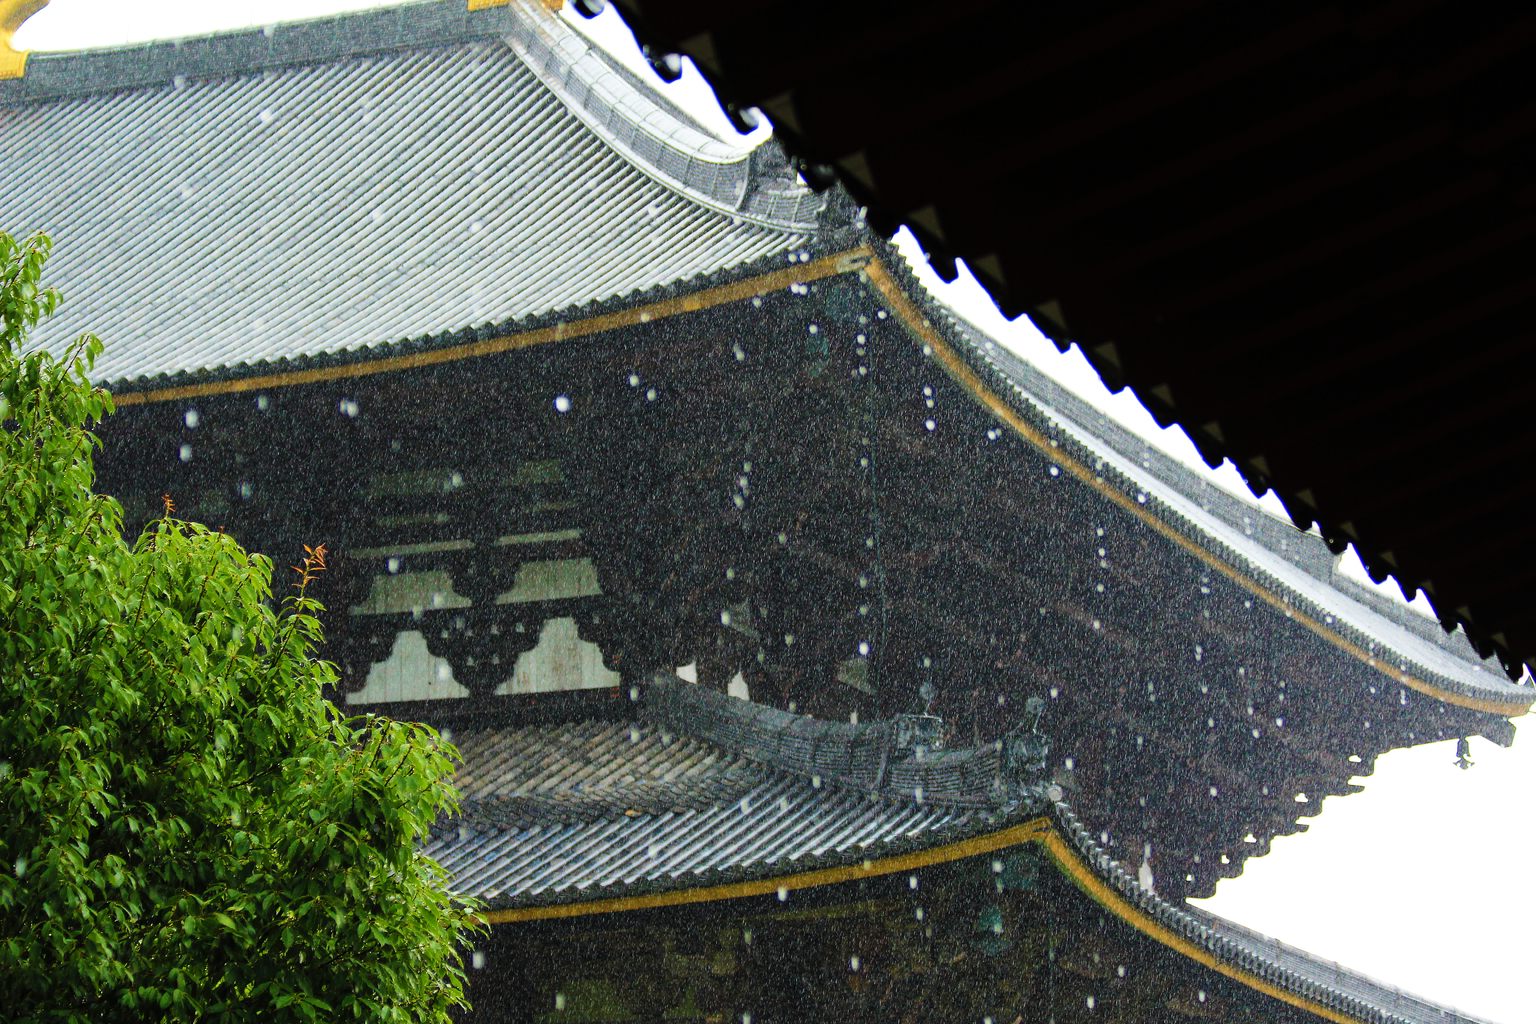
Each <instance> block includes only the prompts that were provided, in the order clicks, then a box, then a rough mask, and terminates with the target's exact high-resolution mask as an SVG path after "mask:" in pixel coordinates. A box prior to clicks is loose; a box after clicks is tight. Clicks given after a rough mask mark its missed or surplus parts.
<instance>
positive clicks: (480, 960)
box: [469, 949, 485, 971]
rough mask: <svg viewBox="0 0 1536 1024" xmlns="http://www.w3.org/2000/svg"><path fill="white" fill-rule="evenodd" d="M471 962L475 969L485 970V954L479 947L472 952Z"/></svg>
mask: <svg viewBox="0 0 1536 1024" xmlns="http://www.w3.org/2000/svg"><path fill="white" fill-rule="evenodd" d="M469 962H470V964H471V966H473V967H474V969H475V970H477V971H479V970H483V969H484V968H485V954H484V953H482V952H480V951H479V950H478V949H477V950H475V951H474V953H472V954H470V957H469Z"/></svg>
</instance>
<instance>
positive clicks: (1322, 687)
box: [0, 0, 1536, 1024]
mask: <svg viewBox="0 0 1536 1024" xmlns="http://www.w3.org/2000/svg"><path fill="white" fill-rule="evenodd" d="M557 6H558V5H557ZM471 8H473V9H471ZM13 63H15V62H13ZM23 63H24V67H23V68H22V69H21V72H20V73H19V74H16V75H14V76H13V77H10V78H8V79H5V80H0V131H3V132H4V134H5V138H6V139H7V143H8V146H9V151H10V152H12V153H15V154H18V157H17V159H15V160H10V161H7V163H6V165H5V167H3V168H0V227H3V228H4V229H5V230H7V231H10V232H11V233H12V234H18V235H20V234H26V233H29V232H31V231H34V230H42V231H46V232H48V233H49V234H50V235H52V236H53V238H54V241H55V257H54V260H53V262H52V263H51V264H50V269H51V271H52V282H51V283H52V284H54V285H55V286H56V287H58V288H60V289H61V290H62V291H63V293H64V295H65V298H66V302H65V305H64V306H63V307H62V308H61V310H60V311H59V313H58V314H57V315H56V316H55V317H54V318H53V320H52V321H50V322H49V323H48V324H47V325H46V327H45V328H44V329H43V334H42V340H43V342H44V343H46V344H53V343H59V342H62V341H63V340H65V339H68V338H70V337H72V336H74V335H75V334H77V333H79V332H81V331H85V330H92V331H95V332H97V333H98V334H99V335H101V337H102V338H103V339H104V341H105V342H106V346H107V347H106V353H105V355H104V356H103V358H102V360H101V362H100V363H99V364H98V367H97V368H98V371H99V372H100V374H101V376H102V379H103V380H104V381H105V382H106V383H108V385H109V386H110V388H111V390H112V391H113V393H114V395H115V397H116V402H117V405H118V412H117V414H116V415H115V416H113V417H112V418H111V419H110V420H109V421H108V422H107V423H106V424H105V425H104V426H103V428H102V431H101V434H102V438H103V442H104V448H103V451H102V453H101V455H100V457H99V459H98V468H99V484H98V485H99V488H100V489H101V490H103V491H106V492H108V493H111V494H113V495H115V496H117V497H118V498H119V500H120V501H121V502H122V504H123V506H124V509H125V520H126V528H127V529H129V530H130V531H132V530H137V529H139V528H140V527H141V526H142V525H143V524H144V523H145V522H147V521H149V520H150V519H151V518H152V517H153V516H155V515H157V514H158V510H159V509H160V508H161V496H162V495H165V494H170V495H171V496H172V497H173V498H174V499H175V501H176V503H177V508H178V514H181V515H183V516H185V517H186V518H189V519H197V520H200V521H204V522H207V523H209V524H210V525H214V526H218V527H222V528H224V529H225V530H227V531H228V532H230V533H231V534H233V535H235V536H236V537H237V538H238V539H240V540H241V541H242V543H244V544H245V545H246V546H247V547H248V548H250V549H253V550H258V551H262V552H264V553H267V554H270V555H271V556H273V557H274V559H275V560H277V561H278V564H287V562H286V561H284V559H288V560H291V557H290V556H291V554H292V553H293V552H294V551H297V550H299V545H301V544H311V545H313V544H317V543H325V544H326V545H327V546H328V548H329V549H330V550H331V551H333V552H335V559H334V567H333V571H332V572H331V574H330V576H329V578H328V579H327V580H326V581H325V582H324V590H323V592H322V593H321V594H320V596H321V598H322V600H324V601H325V603H326V604H327V606H328V609H329V612H328V615H327V617H326V619H325V629H326V634H327V643H326V647H325V650H324V651H323V652H322V656H324V657H326V658H327V659H329V660H331V661H333V662H335V664H336V665H337V668H338V673H339V679H338V683H337V687H336V691H335V692H334V693H333V694H331V695H330V696H331V697H332V699H333V700H334V701H335V702H336V703H337V705H338V706H339V707H340V708H341V709H342V710H343V711H344V712H346V713H367V712H372V713H379V714H388V715H391V716H394V717H399V718H407V719H414V720H418V721H424V722H428V723H430V724H432V725H434V726H435V727H437V728H439V729H440V730H442V732H443V733H444V734H445V735H446V736H449V737H450V738H451V739H452V740H453V742H454V743H456V744H457V745H458V748H459V750H460V752H461V754H462V756H463V761H462V766H461V769H460V771H459V775H458V784H459V788H460V791H461V794H462V796H463V799H464V804H463V813H462V815H461V816H460V817H459V818H456V819H454V820H451V821H449V820H445V821H442V822H439V824H438V826H437V827H436V828H434V830H433V833H432V835H431V836H428V837H423V841H424V842H425V844H426V851H427V852H428V853H429V854H430V855H431V856H433V857H435V858H437V859H438V860H439V861H440V862H441V863H443V864H444V865H445V866H447V867H448V868H449V869H450V871H451V872H452V874H453V877H454V879H455V884H456V885H457V886H458V887H459V888H460V889H461V890H462V891H464V892H467V893H471V894H474V895H476V896H478V897H480V898H482V899H484V900H485V901H486V903H487V906H488V908H489V909H488V919H489V920H490V921H491V922H492V932H491V934H490V936H489V937H488V939H487V940H486V943H485V945H484V946H483V947H482V948H480V949H477V950H473V951H466V955H467V957H468V958H469V959H470V961H471V964H472V986H471V994H472V997H473V999H474V1004H475V1009H474V1014H473V1016H474V1019H476V1020H486V1021H491V1020H515V1021H530V1020H538V1021H583V1022H587V1021H620V1020H660V1019H683V1020H700V1021H726V1022H729V1021H733V1020H739V1021H741V1022H743V1024H751V1022H752V1021H759V1022H766V1021H779V1020H782V1021H801V1020H809V1019H821V1018H840V1019H849V1020H865V1019H867V1020H882V1021H883V1020H892V1021H902V1020H912V1021H939V1020H945V1021H947V1020H955V1021H982V1020H991V1021H994V1022H1013V1024H1018V1022H1020V1021H1035V1020H1041V1021H1044V1020H1050V1019H1057V1020H1062V1021H1068V1020H1078V1019H1081V1020H1085V1021H1086V1020H1092V1019H1099V1018H1101V1017H1102V1016H1103V1015H1105V1014H1108V1017H1105V1018H1103V1019H1112V1020H1117V1021H1121V1020H1123V1021H1136V1020H1162V1019H1173V1018H1176V1017H1207V1018H1213V1019H1221V1020H1252V1021H1255V1022H1257V1021H1277V1022H1279V1021H1292V1020H1296V1021H1301V1020H1310V1019H1313V1018H1316V1017H1323V1018H1326V1019H1329V1020H1334V1021H1341V1022H1342V1021H1370V1022H1377V1021H1381V1022H1387V1021H1402V1022H1414V1024H1418V1022H1425V1024H1427V1022H1429V1021H1437V1022H1439V1021H1459V1020H1468V1019H1470V1018H1466V1017H1464V1016H1461V1015H1457V1014H1454V1013H1452V1012H1451V1011H1447V1010H1444V1009H1442V1008H1439V1007H1435V1006H1433V1005H1432V1004H1429V1003H1426V1002H1424V1001H1422V1000H1418V999H1416V998H1414V997H1412V996H1409V995H1406V994H1403V993H1401V992H1398V991H1396V990H1394V989H1391V988H1389V987H1386V986H1383V985H1380V984H1378V983H1375V982H1372V981H1370V980H1369V979H1366V978H1363V977H1360V976H1358V975H1354V974H1351V973H1349V972H1347V971H1344V970H1342V969H1340V968H1338V967H1337V966H1336V965H1333V964H1328V963H1324V962H1322V961H1319V960H1316V959H1315V958H1312V957H1309V956H1308V955H1307V954H1305V953H1303V952H1301V951H1298V950H1294V949H1290V948H1287V947H1284V946H1282V945H1280V944H1279V943H1277V942H1275V941H1274V940H1271V939H1268V938H1265V937H1263V936H1259V935H1256V934H1253V933H1251V932H1248V931H1246V930H1245V929H1243V928H1241V927H1240V926H1237V925H1235V924H1232V923H1231V922H1226V921H1223V920H1221V919H1219V918H1215V917H1213V916H1211V915H1209V914H1206V913H1203V912H1201V911H1199V910H1197V909H1194V908H1192V907H1190V906H1188V905H1187V904H1186V903H1185V902H1184V901H1185V900H1186V899H1188V898H1191V897H1203V896H1207V895H1210V894H1211V893H1212V892H1214V890H1215V886H1216V883H1217V882H1218V881H1219V880H1220V879H1221V878H1230V877H1235V876H1236V875H1237V874H1239V873H1240V872H1241V870H1242V867H1243V863H1244V861H1245V860H1246V859H1247V858H1248V857H1251V856H1257V855H1262V854H1263V853H1264V852H1266V851H1267V850H1268V848H1269V844H1270V842H1271V841H1272V840H1273V839H1274V838H1275V837H1276V836H1280V835H1288V834H1293V833H1295V832H1298V831H1303V830H1305V828H1306V827H1307V826H1306V819H1307V818H1309V817H1311V816H1312V815H1315V814H1317V813H1318V812H1319V811H1320V810H1321V806H1322V801H1323V799H1324V798H1325V797H1327V796H1330V795H1340V794H1345V793H1350V792H1353V791H1355V790H1356V789H1358V786H1356V785H1355V784H1354V783H1353V782H1352V781H1351V780H1352V779H1353V778H1355V777H1357V776H1363V775H1368V774H1370V772H1371V769H1372V765H1373V763H1374V761H1375V759H1376V758H1377V757H1378V756H1379V755H1380V754H1382V753H1383V752H1386V751H1389V750H1394V749H1398V748H1402V747H1407V746H1413V745H1416V744H1420V743H1428V742H1434V741H1437V740H1442V739H1448V738H1463V737H1469V736H1473V735H1480V736H1484V737H1487V738H1489V739H1491V740H1493V741H1494V742H1496V743H1501V744H1508V743H1510V742H1512V741H1513V737H1514V727H1513V725H1512V724H1511V722H1510V719H1511V718H1513V717H1516V716H1519V715H1521V714H1524V713H1525V712H1526V710H1528V708H1529V707H1530V705H1531V703H1532V702H1533V700H1536V691H1533V690H1532V689H1531V688H1529V687H1522V686H1517V685H1514V684H1511V683H1510V682H1509V681H1508V680H1507V679H1506V678H1505V676H1504V674H1503V672H1502V671H1501V670H1500V668H1499V667H1498V666H1497V665H1496V664H1491V663H1490V664H1485V663H1484V662H1483V661H1482V660H1480V659H1479V658H1478V656H1477V654H1476V653H1475V652H1474V651H1473V650H1472V648H1471V647H1470V645H1468V644H1467V643H1466V642H1465V639H1464V638H1463V637H1461V636H1459V635H1446V634H1444V633H1443V632H1442V631H1441V630H1440V629H1439V627H1438V625H1437V624H1436V623H1434V622H1432V621H1430V620H1427V619H1423V618H1421V617H1419V616H1417V615H1416V614H1415V613H1413V612H1412V611H1410V610H1408V609H1405V608H1402V607H1400V606H1397V605H1395V604H1393V603H1392V602H1390V601H1387V600H1386V599H1384V598H1382V597H1380V596H1379V595H1377V594H1376V593H1375V592H1374V591H1372V590H1370V589H1369V588H1366V587H1363V586H1360V585H1358V584H1356V583H1354V582H1352V581H1350V580H1349V579H1347V578H1344V577H1342V576H1341V575H1339V574H1338V572H1337V571H1336V560H1335V559H1334V557H1333V556H1332V555H1331V554H1330V553H1329V552H1328V551H1327V548H1326V547H1325V545H1324V544H1323V542H1322V541H1321V540H1320V539H1318V538H1317V537H1315V536H1310V535H1306V534H1302V533H1299V532H1298V531H1296V530H1295V529H1294V528H1293V527H1291V526H1290V525H1289V524H1288V523H1285V522H1282V521H1280V520H1278V519H1275V518H1273V517H1271V516H1269V515H1267V514H1266V513H1264V512H1261V511H1258V510H1256V509H1255V508H1253V507H1252V506H1250V505H1248V504H1245V503H1243V502H1240V501H1238V500H1237V499H1235V498H1232V497H1231V496H1229V495H1227V494H1225V493H1224V492H1222V491H1220V490H1219V489H1216V488H1214V487H1212V486H1211V485H1209V484H1208V483H1206V482H1205V481H1204V480H1203V479H1202V478H1200V477H1198V476H1196V475H1194V474H1192V473H1190V472H1189V471H1188V470H1187V469H1185V468H1183V467H1181V466H1179V465H1177V464H1176V463H1174V462H1172V461H1171V460H1169V459H1168V458H1166V457H1165V456H1163V455H1162V454H1161V453H1159V452H1157V451H1156V450H1153V449H1151V448H1149V447H1148V446H1147V445H1146V444H1145V443H1144V442H1142V441H1141V440H1140V439H1138V438H1137V437H1135V436H1134V435H1132V434H1131V433H1129V432H1128V431H1126V430H1125V429H1123V428H1122V427H1120V426H1119V425H1118V424H1116V423H1114V422H1113V421H1110V420H1108V419H1106V418H1105V417H1104V416H1103V415H1102V414H1101V413H1099V412H1097V411H1096V410H1093V409H1092V408H1091V407H1089V406H1087V405H1085V404H1084V403H1082V402H1081V401H1080V400H1078V399H1077V398H1075V397H1074V396H1072V395H1071V394H1069V393H1067V392H1065V391H1063V390H1062V389H1061V388H1059V387H1058V386H1057V385H1055V384H1054V383H1053V382H1052V381H1050V380H1049V379H1048V378H1046V377H1044V376H1043V375H1041V374H1040V373H1039V372H1038V371H1036V370H1035V369H1034V368H1033V367H1031V366H1029V365H1028V364H1027V363H1025V362H1024V361H1022V360H1020V359H1019V358H1018V357H1017V356H1015V355H1013V354H1012V353H1010V352H1009V351H1007V350H1006V349H1004V348H1002V347H1001V346H999V345H998V344H997V343H996V342H995V341H993V340H992V339H990V338H989V337H987V336H986V335H985V334H984V333H983V332H982V331H980V330H978V329H977V328H975V327H974V326H972V325H970V324H968V323H966V322H964V321H963V320H961V319H960V318H958V317H956V316H955V315H954V314H953V313H951V312H950V311H949V310H947V309H946V308H944V307H943V306H942V305H940V304H939V303H937V302H936V301H934V300H933V299H932V298H931V297H930V296H928V295H927V294H926V293H924V291H923V289H922V288H921V286H920V285H919V284H918V283H917V281H916V280H915V279H914V278H913V276H912V275H911V274H910V272H909V271H908V269H907V267H906V265H905V264H904V263H903V261H902V259H901V257H900V256H899V255H898V254H897V253H896V252H895V250H894V249H893V248H892V247H891V246H890V245H889V244H888V242H887V241H886V240H885V239H884V238H882V237H881V236H880V235H878V234H876V233H875V232H873V231H871V230H870V229H869V228H868V227H867V226H866V225H865V224H864V223H863V221H862V217H861V213H860V211H859V209H858V208H857V207H855V206H854V205H853V204H852V203H851V202H850V201H848V200H847V198H846V197H845V196H842V195H841V194H840V193H838V192H836V191H828V192H824V193H820V194H817V193H815V192H813V191H812V190H810V189H809V188H807V187H806V185H805V184H804V183H803V181H802V180H800V178H799V177H798V176H797V175H796V173H795V171H794V169H793V168H792V167H791V166H790V165H789V164H788V162H787V161H786V160H785V159H784V157H783V155H782V153H781V152H780V150H779V149H778V147H777V145H776V144H775V143H774V142H772V141H771V140H770V141H767V142H764V143H762V144H760V145H757V146H755V147H747V146H743V145H742V144H740V143H738V142H735V141H732V140H729V139H722V138H718V137H716V136H715V135H713V134H712V133H711V132H710V131H709V130H708V129H706V128H705V127H703V126H702V125H700V124H698V123H696V122H695V121H694V120H693V119H692V118H691V117H690V116H689V115H688V114H687V113H685V112H684V111H681V110H679V109H678V108H676V107H675V106H673V105H672V104H671V103H670V102H668V100H667V99H666V97H665V96H664V95H662V93H661V91H660V90H659V89H657V88H655V87H654V85H653V84H652V83H651V82H648V81H647V80H646V79H645V78H644V77H642V76H639V75H636V74H634V73H632V72H631V71H629V70H627V69H626V68H625V67H624V66H623V65H621V64H619V63H617V62H616V61H614V60H613V59H612V58H610V57H609V56H607V55H606V54H604V53H603V52H602V51H601V50H600V49H598V48H597V47H595V46H594V45H592V44H591V43H589V42H588V41H587V40H586V38H585V37H584V36H583V35H582V34H581V33H580V32H579V31H578V30H577V29H576V28H575V27H573V25H572V23H571V22H569V21H568V20H567V19H566V18H565V16H563V15H562V14H559V13H557V12H555V11H552V10H550V9H549V7H547V6H545V5H543V4H540V3H537V2H533V0H511V2H508V3H503V4H494V3H492V4H487V3H482V2H471V3H470V4H468V5H466V4H465V3H464V0H429V2H424V3H414V4H407V5H403V6H400V7H394V8H385V9H380V10H374V11H369V12H364V13H359V14H350V15H344V16H340V17H335V18H329V19H323V20H318V21H309V22H298V23H294V24H289V25H276V26H271V27H269V28H267V29H260V30H254V31H249V32H235V33H228V34H222V35H218V36H210V37H202V38H193V39H184V40H178V41H175V42H168V43H155V44H148V45H144V46H131V47H124V48H118V49H109V50H95V51H82V52H79V53H61V54H49V53H39V54H31V55H29V56H28V57H27V58H26V60H25V61H24V62H23Z"/></svg>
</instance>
